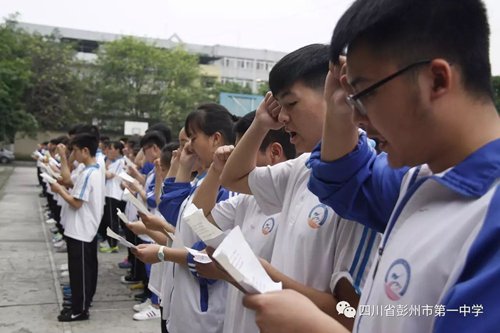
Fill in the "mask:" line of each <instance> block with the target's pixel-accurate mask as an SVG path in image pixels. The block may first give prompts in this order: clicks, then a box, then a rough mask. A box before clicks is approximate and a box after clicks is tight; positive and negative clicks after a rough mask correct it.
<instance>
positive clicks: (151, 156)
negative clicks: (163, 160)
mask: <svg viewBox="0 0 500 333" xmlns="http://www.w3.org/2000/svg"><path fill="white" fill-rule="evenodd" d="M142 152H143V153H144V157H145V158H146V161H147V162H149V163H153V162H154V160H156V159H157V158H158V157H160V156H159V153H160V149H159V148H158V146H157V145H155V144H153V145H150V146H146V147H143V148H142Z"/></svg>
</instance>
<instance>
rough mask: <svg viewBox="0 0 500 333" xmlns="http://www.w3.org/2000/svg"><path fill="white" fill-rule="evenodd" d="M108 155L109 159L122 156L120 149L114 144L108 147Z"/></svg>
mask: <svg viewBox="0 0 500 333" xmlns="http://www.w3.org/2000/svg"><path fill="white" fill-rule="evenodd" d="M106 156H107V157H108V158H109V159H112V160H116V159H117V158H118V157H120V150H119V149H115V147H113V146H109V148H107V149H106Z"/></svg>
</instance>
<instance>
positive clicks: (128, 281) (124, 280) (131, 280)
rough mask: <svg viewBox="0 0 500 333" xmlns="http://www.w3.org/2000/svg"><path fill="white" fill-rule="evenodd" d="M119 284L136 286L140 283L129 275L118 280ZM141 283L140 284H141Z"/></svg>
mask: <svg viewBox="0 0 500 333" xmlns="http://www.w3.org/2000/svg"><path fill="white" fill-rule="evenodd" d="M120 282H121V283H123V284H137V283H139V282H141V281H138V280H135V279H134V277H133V276H130V275H126V276H125V275H124V276H122V277H121V278H120ZM141 283H142V282H141Z"/></svg>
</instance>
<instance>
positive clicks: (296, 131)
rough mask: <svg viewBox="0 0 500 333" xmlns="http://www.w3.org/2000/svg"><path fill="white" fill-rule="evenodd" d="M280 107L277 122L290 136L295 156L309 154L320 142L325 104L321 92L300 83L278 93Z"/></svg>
mask: <svg viewBox="0 0 500 333" xmlns="http://www.w3.org/2000/svg"><path fill="white" fill-rule="evenodd" d="M276 99H277V100H278V102H279V103H280V105H281V112H280V114H279V117H278V120H279V121H280V122H281V123H283V125H284V126H285V131H286V132H288V133H289V134H290V142H291V143H292V144H293V145H295V150H296V151H297V154H301V153H305V152H310V151H312V150H313V148H314V146H316V144H318V143H319V141H320V140H321V134H322V131H323V122H324V117H325V112H326V104H325V101H324V99H323V92H322V91H318V90H315V89H311V88H309V87H307V86H305V85H304V84H303V83H302V82H301V81H297V82H295V83H294V84H293V85H292V86H291V87H290V88H288V89H286V90H285V91H282V92H279V93H278V96H276Z"/></svg>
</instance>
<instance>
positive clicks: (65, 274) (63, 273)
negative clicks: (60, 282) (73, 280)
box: [61, 271, 69, 278]
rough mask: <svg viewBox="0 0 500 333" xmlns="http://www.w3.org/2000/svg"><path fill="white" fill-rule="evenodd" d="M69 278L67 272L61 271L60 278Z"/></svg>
mask: <svg viewBox="0 0 500 333" xmlns="http://www.w3.org/2000/svg"><path fill="white" fill-rule="evenodd" d="M68 276H69V271H62V272H61V277H62V278H63V277H68Z"/></svg>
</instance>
